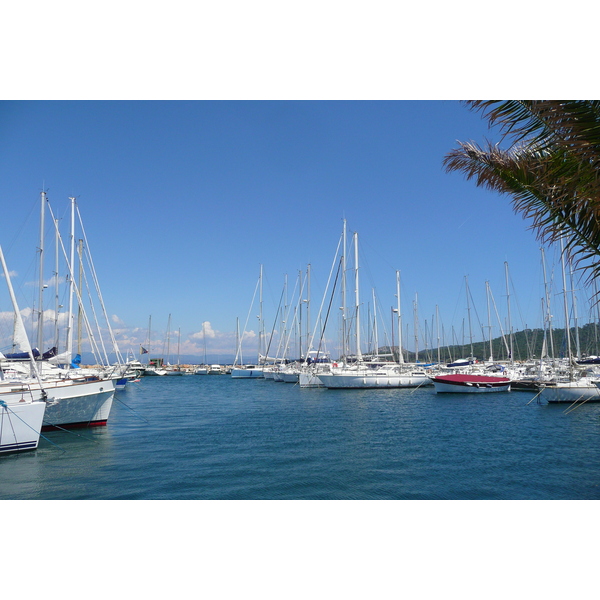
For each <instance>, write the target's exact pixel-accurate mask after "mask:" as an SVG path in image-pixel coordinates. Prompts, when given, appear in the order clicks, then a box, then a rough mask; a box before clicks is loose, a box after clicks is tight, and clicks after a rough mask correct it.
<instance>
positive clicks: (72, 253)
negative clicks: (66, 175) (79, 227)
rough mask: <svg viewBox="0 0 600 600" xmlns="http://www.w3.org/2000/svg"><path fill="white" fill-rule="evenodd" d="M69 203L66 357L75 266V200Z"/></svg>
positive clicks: (69, 345)
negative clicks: (69, 230)
mask: <svg viewBox="0 0 600 600" xmlns="http://www.w3.org/2000/svg"><path fill="white" fill-rule="evenodd" d="M69 200H70V201H71V232H70V234H69V235H70V238H69V246H70V248H69V263H70V264H69V315H68V320H67V323H68V325H67V352H68V354H67V356H69V355H70V354H72V352H73V293H74V287H73V284H74V281H73V267H74V265H75V198H69Z"/></svg>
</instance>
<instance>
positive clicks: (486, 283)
mask: <svg viewBox="0 0 600 600" xmlns="http://www.w3.org/2000/svg"><path fill="white" fill-rule="evenodd" d="M485 292H486V298H487V314H488V331H489V336H490V362H493V361H494V352H493V347H492V316H491V313H490V282H489V281H486V282H485Z"/></svg>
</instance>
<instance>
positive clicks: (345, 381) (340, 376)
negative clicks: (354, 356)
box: [319, 371, 431, 389]
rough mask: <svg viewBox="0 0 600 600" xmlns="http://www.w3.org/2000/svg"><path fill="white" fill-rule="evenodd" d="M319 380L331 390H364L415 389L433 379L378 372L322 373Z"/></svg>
mask: <svg viewBox="0 0 600 600" xmlns="http://www.w3.org/2000/svg"><path fill="white" fill-rule="evenodd" d="M319 380H320V381H321V383H322V384H323V385H324V386H325V387H326V388H329V389H362V388H415V387H420V386H422V385H428V384H429V383H431V379H430V378H429V377H427V376H426V375H421V374H411V373H406V374H395V373H384V372H382V373H376V372H370V373H369V372H362V373H361V372H357V373H348V372H340V373H336V372H335V371H332V372H331V373H320V374H319Z"/></svg>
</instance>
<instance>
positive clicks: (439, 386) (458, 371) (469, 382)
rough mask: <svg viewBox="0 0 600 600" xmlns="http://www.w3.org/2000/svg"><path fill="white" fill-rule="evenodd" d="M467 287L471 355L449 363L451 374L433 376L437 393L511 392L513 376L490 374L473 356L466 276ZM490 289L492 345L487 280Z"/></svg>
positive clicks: (469, 314)
mask: <svg viewBox="0 0 600 600" xmlns="http://www.w3.org/2000/svg"><path fill="white" fill-rule="evenodd" d="M465 289H466V295H467V313H468V320H469V339H470V344H471V356H470V357H469V358H467V359H459V360H456V361H454V362H452V363H450V364H448V365H446V367H445V368H446V369H450V370H452V371H453V372H452V373H449V374H436V375H433V376H432V377H431V381H432V382H433V385H434V387H435V391H436V393H438V394H440V393H460V394H464V393H467V394H482V393H490V392H509V391H510V385H511V378H510V377H505V376H503V375H495V374H494V375H490V374H489V373H488V372H487V370H486V368H485V367H483V366H481V365H478V361H477V360H476V359H475V358H474V357H473V336H472V331H471V305H470V302H469V298H470V292H469V283H468V280H467V277H466V276H465ZM486 289H487V291H488V322H489V328H490V345H491V339H492V336H491V320H490V306H489V297H490V296H489V284H488V282H486ZM490 362H491V363H493V356H492V349H491V347H490Z"/></svg>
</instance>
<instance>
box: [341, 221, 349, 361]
mask: <svg viewBox="0 0 600 600" xmlns="http://www.w3.org/2000/svg"><path fill="white" fill-rule="evenodd" d="M343 222H344V227H343V230H342V240H343V241H342V356H343V357H344V364H345V363H346V359H347V356H348V345H347V341H346V335H347V333H346V306H347V304H346V219H344V221H343Z"/></svg>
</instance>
